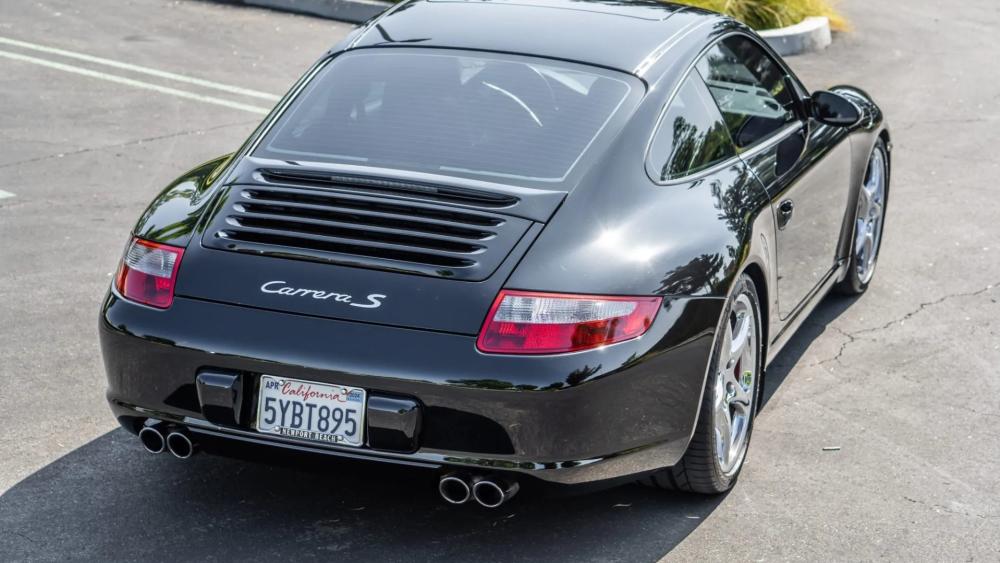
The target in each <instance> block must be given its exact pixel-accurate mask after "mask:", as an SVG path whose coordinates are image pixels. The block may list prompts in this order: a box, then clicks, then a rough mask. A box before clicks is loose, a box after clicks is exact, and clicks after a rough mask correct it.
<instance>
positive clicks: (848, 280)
mask: <svg viewBox="0 0 1000 563" xmlns="http://www.w3.org/2000/svg"><path fill="white" fill-rule="evenodd" d="M876 152H881V153H882V157H883V158H882V162H883V168H884V169H883V174H884V175H885V176H884V177H885V196H884V198H885V200H884V202H883V206H882V220H881V221H882V225H881V227H880V228H881V229H882V231H883V232H882V233H880V236H879V238H878V245H877V246H876V247H875V260H876V261H875V263H874V264H872V266H871V268H873V269H874V268H875V267H876V266H877V265H878V254H879V252H880V251H881V249H882V239H883V238H884V237H883V236H881V235H883V234H884V231H885V212H886V210H887V209H888V204H889V151H887V150H886V147H885V142H884V141H883V140H882V139H879V140H878V142H876V143H875V147H874V148H873V149H872V154H871V155H869V157H868V161H869V163H870V162H871V159H872V157H873V156H874V155H875V153H876ZM869 174H870V171H869V169H867V168H866V169H865V178H863V179H862V181H867V179H868V175H869ZM858 189H859V190H860V189H861V188H860V187H859V188H858ZM857 214H858V209H857V208H855V210H854V216H855V218H854V219H853V220H852V221H851V243H850V244H851V247H850V259H849V263H848V265H847V274H846V275H845V276H844V279H842V280H840V281H839V282H837V285H835V286H833V291H834V292H835V293H837V294H838V295H844V296H847V297H854V296H858V295H861V294H862V293H864V292H865V291H868V286H869V284H871V281H872V279H874V277H869V278H868V280H867V281H864V280H862V279H861V277H860V274H859V273H858V256H857V253H856V252H855V251H854V239H855V235H856V233H855V229H856V228H857V224H858V222H857ZM872 276H874V271H873V272H872Z"/></svg>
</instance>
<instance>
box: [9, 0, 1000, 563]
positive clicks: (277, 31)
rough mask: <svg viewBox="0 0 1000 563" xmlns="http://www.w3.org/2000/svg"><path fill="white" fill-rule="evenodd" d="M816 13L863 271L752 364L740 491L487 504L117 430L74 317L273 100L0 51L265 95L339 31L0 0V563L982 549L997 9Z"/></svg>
mask: <svg viewBox="0 0 1000 563" xmlns="http://www.w3.org/2000/svg"><path fill="white" fill-rule="evenodd" d="M840 6H841V7H842V9H843V11H844V12H845V13H846V15H847V16H848V18H849V19H850V20H851V21H852V22H853V31H852V32H851V33H848V34H839V35H838V36H837V37H836V40H835V43H834V45H833V46H832V47H831V48H830V49H829V50H827V52H825V53H820V54H812V55H807V56H802V57H795V58H792V59H791V60H790V62H791V64H792V66H793V67H794V68H795V69H796V70H797V71H798V72H799V73H800V74H801V75H802V78H803V79H804V80H805V82H806V83H807V85H809V86H810V87H812V88H817V89H818V88H823V87H827V86H830V85H833V84H837V83H850V84H855V85H858V86H861V87H863V88H865V89H867V90H868V91H870V92H871V93H872V94H873V95H874V96H875V97H876V99H877V100H878V101H879V102H880V103H881V105H882V106H883V108H884V110H885V111H886V113H887V115H888V117H889V120H890V125H891V127H892V133H893V142H894V145H895V151H894V162H893V178H892V186H891V191H890V196H889V209H888V213H889V215H888V221H887V232H886V235H885V239H884V242H883V248H882V256H881V259H880V262H879V266H878V272H877V274H876V278H875V281H874V283H873V285H872V287H871V289H870V291H869V292H868V293H867V294H866V295H865V296H863V297H862V298H860V299H857V300H845V299H838V298H830V299H828V300H827V301H826V302H825V303H824V304H823V305H822V306H821V307H820V309H819V310H818V311H816V313H815V314H814V315H813V316H812V317H811V318H810V319H809V321H808V322H807V324H806V325H805V326H804V327H803V328H802V330H801V332H800V334H799V335H798V336H797V337H796V338H795V339H794V340H793V341H792V342H791V344H790V345H789V347H788V349H786V351H785V352H783V353H782V354H781V355H780V356H779V357H778V358H777V360H776V361H775V363H774V364H773V365H772V366H771V367H770V369H769V372H768V381H767V387H766V389H765V391H764V393H765V398H766V403H765V405H764V407H763V409H762V411H761V413H760V416H759V418H758V420H757V427H756V430H755V433H754V439H753V444H752V446H751V450H750V454H749V457H748V461H747V465H746V468H745V471H744V474H743V476H742V478H741V480H740V482H739V483H738V484H737V486H736V487H735V489H734V490H733V491H732V492H731V493H730V494H728V495H726V496H724V497H716V498H703V497H698V496H691V495H678V494H663V493H656V492H653V491H649V490H646V489H643V488H640V487H636V486H624V487H619V488H616V489H612V490H605V491H599V492H594V493H591V494H579V495H573V496H568V497H566V496H555V497H553V496H543V495H530V494H525V495H522V496H520V497H519V498H518V499H516V501H515V502H513V503H512V504H510V505H508V506H506V507H504V509H502V510H499V511H494V512H487V511H479V510H455V509H451V508H448V507H445V506H442V504H441V503H440V502H439V501H438V500H437V499H436V498H435V494H434V493H433V491H432V486H431V483H432V476H429V475H425V474H422V473H410V472H406V471H402V470H399V469H395V468H382V467H377V466H374V467H373V466H368V465H356V464H348V465H335V466H331V467H330V468H329V469H327V470H324V471H322V472H310V473H307V472H301V471H297V470H295V469H292V468H287V467H272V466H267V465H259V464H254V463H245V462H240V461H234V460H225V459H215V458H210V457H207V456H199V457H196V458H194V459H192V460H190V462H188V463H183V462H179V461H176V460H172V459H167V458H164V457H163V456H156V457H154V456H149V455H146V454H144V453H143V452H142V451H141V450H140V448H139V446H138V444H137V443H136V441H135V440H134V438H132V437H131V436H129V435H127V434H125V433H124V432H123V431H121V430H117V429H116V425H115V422H114V420H113V419H112V417H111V415H110V413H109V411H108V409H107V407H106V405H105V403H104V398H103V388H104V375H103V371H102V366H101V361H100V357H99V353H98V347H97V340H96V329H95V325H96V316H97V308H98V304H99V301H100V299H101V296H102V295H103V292H104V291H105V289H106V287H107V285H108V283H109V281H110V276H111V272H112V270H113V269H114V268H115V263H116V260H117V259H118V257H119V255H120V252H121V248H122V245H123V244H124V242H125V238H126V236H127V233H128V230H129V228H130V227H131V226H132V224H133V222H134V221H135V219H136V217H138V215H139V213H140V212H141V211H142V209H143V207H144V206H145V204H146V203H147V202H148V201H149V200H150V198H151V197H152V196H153V195H154V194H155V193H156V192H157V191H158V190H159V189H160V188H162V187H163V186H164V185H166V184H167V183H168V182H169V181H170V180H171V179H173V178H174V177H175V176H177V175H178V174H179V173H180V172H182V171H183V170H185V169H187V168H189V167H190V166H192V165H194V164H196V163H198V162H201V161H204V160H207V159H209V158H211V157H214V156H216V155H219V154H222V153H225V152H228V151H230V150H232V149H234V148H235V147H236V146H237V145H238V144H239V143H240V142H241V141H242V140H243V138H245V136H246V135H247V134H248V133H249V132H250V131H251V129H252V128H253V127H254V125H255V124H256V123H257V122H258V120H259V119H260V116H259V115H258V114H255V113H254V112H253V111H250V110H245V109H243V110H241V109H237V108H236V107H233V106H232V103H237V104H242V105H248V106H253V107H264V108H266V107H267V106H268V105H269V104H270V103H271V102H270V101H268V99H267V98H266V97H261V96H253V95H248V94H240V93H234V92H233V91H223V90H220V89H218V88H214V87H211V86H208V87H206V86H199V85H196V84H194V83H184V82H179V81H178V80H176V79H170V78H164V77H163V76H158V75H154V74H150V73H148V72H146V73H144V72H143V71H136V70H126V69H124V68H121V67H111V66H109V65H107V64H105V63H99V62H94V61H93V60H84V59H80V58H73V57H69V56H65V55H59V54H55V53H53V52H51V51H44V50H40V49H38V48H33V47H25V46H23V45H21V44H18V43H11V42H10V41H7V42H4V39H7V40H13V41H20V42H27V43H28V44H32V45H41V46H45V47H48V48H56V49H62V50H66V51H71V52H74V53H82V54H85V55H88V56H92V57H101V58H104V59H111V60H115V61H122V62H126V63H129V64H131V65H139V66H140V67H147V68H150V69H156V70H159V71H163V72H169V73H177V74H182V75H186V76H188V77H193V78H197V79H203V80H210V81H213V82H215V83H220V84H223V85H231V86H236V87H239V88H241V89H246V90H253V91H255V92H257V93H265V94H281V93H282V92H283V91H284V90H285V89H286V88H287V87H289V86H290V85H291V83H292V82H293V81H294V80H295V79H296V78H297V77H298V76H299V74H300V73H301V72H302V71H303V70H304V69H305V68H306V67H307V66H308V65H309V64H310V63H311V62H312V61H313V60H314V59H315V58H316V57H317V56H319V55H320V54H321V53H322V52H323V51H324V50H325V49H326V48H327V47H329V46H330V45H331V44H333V43H334V42H335V41H336V40H338V39H339V38H340V37H342V36H343V35H344V34H346V33H347V32H348V31H349V30H350V27H349V26H347V25H345V24H339V23H335V22H329V21H324V20H319V19H312V18H307V17H300V16H294V15H289V14H283V13H278V12H272V11H268V10H262V9H254V8H242V7H238V6H231V5H222V4H216V3H208V2H196V1H182V2H168V1H164V0H130V1H128V2H117V1H114V0H90V1H88V2H86V3H82V2H74V1H72V0H31V1H28V0H5V1H4V2H2V4H0V108H2V110H0V147H2V149H3V150H0V385H2V387H0V428H2V429H3V431H2V433H0V560H3V561H19V560H66V559H71V560H102V561H125V560H227V561H228V560H249V559H263V558H268V557H270V558H284V559H293V558H295V559H307V558H309V559H353V560H385V561H398V560H407V561H409V560H431V559H458V560H468V559H472V560H513V559H525V560H575V561H616V560H622V561H655V560H658V559H660V558H666V559H667V560H676V561H704V560H720V561H721V560H733V559H735V560H872V559H888V560H900V561H913V560H934V561H937V560H966V561H977V560H978V561H996V560H998V559H1000V477H998V467H1000V430H998V428H1000V406H998V404H1000V403H998V401H997V399H996V398H997V397H998V396H1000V379H998V377H997V374H996V371H997V366H998V365H1000V338H998V333H1000V305H998V299H1000V258H998V256H1000V220H998V219H1000V198H997V197H996V195H995V191H996V187H995V183H996V178H997V177H998V176H1000V159H998V158H997V156H996V147H997V146H998V141H1000V134H998V130H997V124H998V121H1000V113H998V109H997V108H998V107H1000V103H998V102H1000V75H998V73H997V72H996V68H997V61H996V58H997V54H998V53H1000V34H997V33H996V30H997V29H998V28H1000V5H998V4H997V3H995V2H993V1H992V0H970V1H968V2H963V4H962V9H961V10H943V9H942V7H941V4H940V3H939V2H931V1H930V0H910V1H906V2H903V1H902V0H895V1H888V0H887V1H883V2H864V1H863V0H843V1H842V2H841V3H840ZM4 53H7V54H4ZM36 59H42V61H43V62H38V61H37V60H36ZM45 61H48V62H49V63H52V62H55V63H58V64H62V65H71V66H73V67H74V68H76V69H78V70H76V71H70V70H66V69H65V68H60V67H56V66H52V65H51V64H46V62H45ZM79 69H83V70H84V71H85V72H84V73H81V72H79ZM88 73H89V74H88ZM94 73H99V74H100V73H103V74H108V75H113V76H118V77H125V78H128V79H130V80H134V81H141V82H143V83H144V84H146V86H135V85H128V84H125V83H122V82H120V81H119V82H115V81H113V80H112V79H107V78H102V77H100V76H96V75H95V74H94ZM171 88H173V89H180V90H183V91H185V92H187V93H189V94H193V95H195V97H190V96H188V97H183V96H180V95H177V94H171V93H169V92H168V90H169V89H171ZM206 99H208V100H209V101H206ZM211 100H215V101H211ZM220 100H221V101H220ZM227 103H229V105H226V104H227Z"/></svg>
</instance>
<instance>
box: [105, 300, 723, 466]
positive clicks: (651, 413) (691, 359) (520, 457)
mask: <svg viewBox="0 0 1000 563" xmlns="http://www.w3.org/2000/svg"><path fill="white" fill-rule="evenodd" d="M722 304H723V301H722V300H719V299H711V298H706V299H700V298H685V299H675V300H669V301H668V302H667V303H666V304H665V306H664V309H663V310H662V311H661V312H660V314H659V315H658V317H657V320H656V322H655V323H654V325H653V327H651V329H650V330H649V332H647V333H646V335H644V336H643V337H642V338H640V339H636V340H632V341H629V342H624V343H620V344H617V345H613V346H608V347H605V348H603V349H599V350H591V351H586V352H580V353H576V354H566V355H559V356H541V357H515V356H496V355H486V354H481V353H479V352H478V351H477V350H476V347H475V338H474V337H470V336H466V335H455V334H447V333H438V332H429V331H420V330H413V329H403V328H393V327H386V326H379V325H371V324H364V323H357V322H346V321H336V320H329V319H320V318H314V317H309V316H304V315H296V314H288V313H278V312H272V311H265V310H260V309H254V308H247V307H239V306H233V305H225V304H219V303H213V302H208V301H201V300H195V299H187V298H176V299H175V301H174V304H173V306H172V307H171V308H170V309H169V310H166V311H160V310H154V309H150V308H147V307H143V306H139V305H135V304H133V303H130V302H127V301H124V300H122V299H120V298H118V297H117V296H116V295H115V294H114V293H109V295H108V297H107V299H106V300H105V302H104V306H103V307H102V311H101V319H100V323H99V327H100V331H99V332H100V339H101V347H102V351H103V355H104V362H105V367H106V371H107V376H108V391H107V396H108V400H109V402H110V404H111V407H112V410H113V412H114V414H115V416H116V417H117V418H118V420H119V422H120V423H121V424H122V426H124V427H125V428H127V429H129V430H131V431H133V432H135V431H137V430H138V427H139V425H141V424H142V422H143V421H144V420H145V419H147V418H155V419H159V420H164V421H167V422H172V423H177V424H183V425H185V426H187V427H189V428H190V429H191V431H192V432H193V433H194V434H195V436H196V437H197V435H199V434H201V435H203V436H205V437H206V438H209V437H211V438H216V439H220V438H221V439H228V440H232V441H234V442H243V443H245V444H250V445H255V446H261V447H262V448H268V447H270V448H275V449H274V450H273V453H274V455H280V453H281V451H282V450H284V451H305V452H313V453H320V454H326V455H331V456H341V457H349V458H363V459H369V460H376V461H386V462H393V463H402V464H410V465H418V466H423V467H430V468H433V467H441V466H456V467H461V466H466V467H475V468H477V469H478V470H483V469H492V470H498V471H514V472H520V473H526V474H530V475H532V476H534V477H537V478H540V479H542V480H546V481H551V482H556V483H565V484H576V483H586V482H593V481H600V480H605V479H614V478H620V477H624V476H628V475H634V474H641V473H644V472H648V471H652V470H655V469H658V468H660V467H664V466H668V465H673V464H674V463H676V462H677V461H678V460H679V459H680V457H681V456H682V455H683V453H684V451H685V449H686V448H687V444H688V441H689V440H690V437H691V434H692V431H693V428H694V424H695V422H696V417H697V412H698V406H699V404H700V398H701V393H702V389H703V388H704V381H705V379H704V378H705V372H706V368H707V363H708V360H709V356H710V353H711V347H712V342H713V337H714V332H715V327H716V324H717V321H718V319H719V314H720V313H721V309H722ZM205 371H222V372H225V373H233V374H239V375H240V376H241V377H243V378H244V380H245V381H246V382H247V386H246V387H245V389H246V392H245V393H244V394H243V395H244V396H243V397H242V399H241V401H242V402H243V405H242V406H243V409H242V411H243V413H244V414H243V415H242V416H241V417H238V418H239V420H237V421H234V422H233V423H231V424H220V423H218V422H209V420H207V418H215V417H206V415H205V412H206V410H205V409H204V408H203V405H202V404H201V400H200V399H199V395H198V389H197V386H196V380H197V377H198V374H199V373H204V372H205ZM260 374H274V375H280V376H285V377H290V378H296V379H304V380H311V381H320V382H330V383H339V384H344V385H350V386H356V387H363V388H365V389H366V390H368V392H369V394H370V396H374V397H401V398H405V399H410V400H413V401H414V402H416V403H417V404H418V405H419V410H420V423H419V425H418V427H417V428H416V429H414V430H413V433H414V434H415V440H416V448H415V449H414V448H410V449H411V450H413V451H393V450H390V449H385V448H382V447H380V444H377V443H373V442H372V441H371V440H369V441H368V442H367V445H366V446H365V447H362V448H351V447H344V446H334V445H325V444H311V443H303V442H299V441H294V440H289V439H284V438H279V437H274V436H270V435H268V436H264V435H262V434H258V433H256V432H255V431H254V430H253V427H252V422H251V420H252V411H253V409H254V408H255V402H256V387H255V381H256V378H259V376H260ZM369 418H370V419H371V417H369ZM372 424H374V422H372ZM373 430H376V429H374V428H371V427H369V428H368V432H367V434H368V436H371V435H372V431H373ZM396 450H398V448H396Z"/></svg>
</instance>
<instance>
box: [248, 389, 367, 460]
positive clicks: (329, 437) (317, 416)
mask: <svg viewBox="0 0 1000 563" xmlns="http://www.w3.org/2000/svg"><path fill="white" fill-rule="evenodd" d="M295 405H300V406H299V407H298V408H296V407H295ZM308 405H312V408H310V407H309V406H308ZM367 406H368V393H367V391H365V389H363V388H361V387H351V386H349V385H342V384H339V383H324V382H321V381H309V380H305V379H295V378H290V377H281V376H277V375H268V374H263V375H261V376H260V381H259V382H258V385H257V416H256V420H255V421H254V425H255V426H254V427H255V429H256V430H257V432H259V433H261V434H267V435H271V436H281V437H283V438H288V439H292V440H296V441H301V442H308V443H313V444H327V445H336V446H348V447H352V448H360V447H362V446H364V443H365V442H364V438H365V420H366V419H367V414H368V413H367V412H366V411H367ZM335 410H340V414H339V415H337V414H336V413H335V412H334V411H335ZM324 421H325V423H324ZM296 422H297V423H296ZM324 428H325V430H324ZM348 430H350V432H348Z"/></svg>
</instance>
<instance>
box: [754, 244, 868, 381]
mask: <svg viewBox="0 0 1000 563" xmlns="http://www.w3.org/2000/svg"><path fill="white" fill-rule="evenodd" d="M847 264H848V262H847V260H844V259H840V260H838V261H837V266H836V267H835V268H833V269H832V270H830V273H828V274H827V275H826V278H825V279H824V280H823V282H822V283H820V284H819V285H817V286H816V288H815V289H814V290H813V292H812V294H811V295H810V296H809V297H808V298H807V299H806V300H805V301H804V302H803V303H802V305H800V306H799V308H798V310H797V311H795V312H794V313H793V314H792V316H791V318H789V319H788V320H787V321H786V322H785V325H784V326H783V327H781V330H780V331H778V334H777V335H776V336H775V337H774V338H773V339H772V340H771V343H770V345H769V346H768V347H767V358H766V360H765V363H764V365H765V367H766V366H767V365H768V364H770V363H771V360H773V359H774V358H775V357H776V356H777V355H778V354H779V353H780V352H781V350H782V348H784V347H785V345H786V344H788V341H789V340H791V339H792V337H793V336H795V333H796V332H797V331H798V330H799V327H801V326H802V323H804V322H805V321H806V319H808V318H809V315H810V314H811V313H812V312H813V311H814V310H815V309H816V306H818V305H819V304H820V302H821V301H823V299H824V298H825V297H826V296H827V294H828V293H830V289H832V288H833V286H834V285H835V284H836V283H837V282H838V281H839V280H840V279H841V278H842V277H843V274H844V271H845V268H846V267H847Z"/></svg>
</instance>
